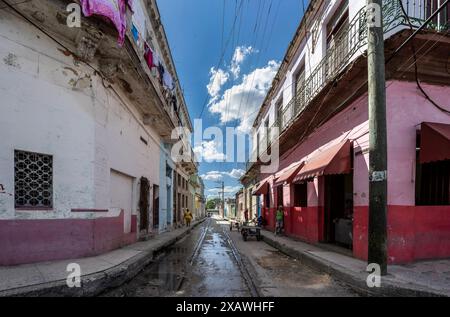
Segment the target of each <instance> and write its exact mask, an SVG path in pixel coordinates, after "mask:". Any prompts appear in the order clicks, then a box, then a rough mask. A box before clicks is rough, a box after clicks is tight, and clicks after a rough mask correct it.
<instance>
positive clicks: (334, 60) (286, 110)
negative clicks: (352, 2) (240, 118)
mask: <svg viewBox="0 0 450 317" xmlns="http://www.w3.org/2000/svg"><path fill="white" fill-rule="evenodd" d="M383 3H384V5H383V26H384V34H385V36H390V35H392V34H394V33H396V32H398V31H400V30H402V29H405V28H409V24H408V20H407V18H406V16H405V15H404V14H403V11H402V8H401V6H400V3H399V2H398V1H390V0H385V1H384V2H383ZM442 3H443V1H442ZM403 6H404V8H405V11H406V14H407V16H408V17H409V19H410V21H411V23H412V25H413V27H415V28H418V27H420V26H421V25H422V24H423V23H424V22H425V20H427V18H428V17H429V16H431V14H432V13H433V12H434V11H435V10H436V9H437V8H438V7H439V6H437V7H436V3H435V2H434V1H427V0H403ZM448 10H449V9H448V8H445V9H444V10H443V11H442V12H441V14H439V15H438V16H437V17H436V18H435V19H433V21H432V22H431V23H430V24H429V25H428V26H427V28H428V29H432V30H434V31H437V32H442V31H446V30H447V29H448V27H449V25H448V19H447V18H446V17H447V16H448V12H447V11H448ZM345 27H346V29H344V30H341V31H340V32H339V35H338V37H337V38H336V39H334V41H333V44H332V46H330V47H329V48H328V49H327V50H326V54H325V56H324V57H323V58H322V60H321V61H320V62H319V63H318V64H317V65H316V66H315V67H314V68H313V70H312V71H311V72H310V73H309V75H307V76H306V78H305V79H304V80H303V81H302V82H301V84H300V87H298V88H297V89H296V93H295V95H294V97H293V98H292V99H291V100H290V101H289V102H288V104H286V105H285V106H284V107H283V109H282V110H281V112H280V115H279V117H278V119H277V120H276V121H275V122H274V123H273V124H272V126H271V127H268V128H267V132H266V133H265V134H264V137H263V138H262V139H261V140H260V142H259V145H258V147H257V149H254V150H253V152H252V153H251V154H250V158H249V160H248V161H247V166H246V168H247V171H248V170H249V169H250V168H251V167H252V166H253V164H254V163H256V162H258V157H259V156H258V153H257V152H258V150H259V152H260V154H263V153H265V152H266V151H268V150H269V149H270V147H271V145H272V143H273V142H274V140H277V139H278V138H279V136H282V135H283V134H284V133H286V131H287V130H289V128H290V127H291V125H292V124H293V123H294V122H295V121H296V120H297V119H298V118H299V117H300V116H301V115H302V113H303V112H304V111H305V109H306V108H307V107H308V105H309V104H310V103H311V102H312V101H313V100H314V98H315V97H316V96H317V95H318V94H319V93H320V92H321V91H322V89H323V88H324V87H325V86H327V85H329V84H330V83H332V82H333V81H334V80H336V78H337V77H338V75H339V74H340V73H341V72H342V70H343V69H344V68H345V67H346V66H347V65H348V64H349V63H350V62H351V61H352V59H353V58H354V57H356V56H357V55H358V52H360V51H361V50H362V49H365V46H366V45H367V21H366V9H365V8H363V9H361V10H360V11H359V12H358V13H357V14H356V16H355V17H354V18H353V20H352V21H350V23H349V24H348V25H347V26H345ZM275 129H277V130H276V132H275V133H274V131H275Z"/></svg>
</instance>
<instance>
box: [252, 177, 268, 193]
mask: <svg viewBox="0 0 450 317" xmlns="http://www.w3.org/2000/svg"><path fill="white" fill-rule="evenodd" d="M272 177H273V176H269V177H267V178H265V179H263V180H262V181H261V182H260V183H259V185H258V186H256V188H255V190H254V191H253V192H252V195H257V196H259V195H266V194H267V193H268V192H269V181H270V179H271V178H272Z"/></svg>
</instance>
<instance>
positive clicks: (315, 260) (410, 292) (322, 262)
mask: <svg viewBox="0 0 450 317" xmlns="http://www.w3.org/2000/svg"><path fill="white" fill-rule="evenodd" d="M262 235H263V237H264V241H265V242H267V243H268V244H269V245H271V246H273V247H275V248H277V249H279V250H280V251H282V252H283V253H285V254H287V255H289V256H291V257H294V258H296V259H298V260H300V261H302V262H303V263H305V264H307V265H309V266H311V267H314V268H316V269H319V270H320V271H323V272H326V273H328V274H330V275H331V276H333V277H335V278H337V279H339V280H341V281H343V282H345V283H346V284H348V285H349V286H351V287H352V288H353V289H354V290H355V291H357V292H359V293H360V294H362V295H371V296H450V259H444V260H434V261H423V262H418V263H413V264H408V265H390V266H389V267H388V275H387V276H385V277H382V279H381V287H380V288H369V287H368V286H367V284H366V279H367V277H368V274H369V273H368V272H366V266H367V263H366V262H364V261H361V260H359V259H355V258H353V257H350V256H346V255H342V254H340V253H336V252H331V251H328V250H324V249H322V248H320V247H318V246H315V245H312V244H307V243H304V242H301V241H297V240H294V239H292V238H288V237H285V236H275V235H274V234H273V233H272V232H270V231H266V230H263V231H262Z"/></svg>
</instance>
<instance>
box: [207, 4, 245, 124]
mask: <svg viewBox="0 0 450 317" xmlns="http://www.w3.org/2000/svg"><path fill="white" fill-rule="evenodd" d="M242 4H243V2H241V4H240V5H239V12H241V10H242ZM237 17H238V16H237V15H235V17H234V21H233V26H232V29H231V32H230V34H229V36H228V38H227V41H226V43H225V47H224V48H223V50H222V52H221V55H220V58H219V62H218V63H217V67H216V68H217V69H219V67H220V65H221V64H222V62H223V58H224V56H225V52H226V49H227V47H228V45H229V44H230V40H231V36H232V35H233V32H234V30H235V28H236V21H237ZM208 98H209V97H208V93H206V96H205V100H204V102H203V106H202V111H201V112H200V116H199V117H200V118H201V117H203V112H204V111H205V108H206V105H207V104H208Z"/></svg>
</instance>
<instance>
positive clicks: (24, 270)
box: [0, 218, 206, 297]
mask: <svg viewBox="0 0 450 317" xmlns="http://www.w3.org/2000/svg"><path fill="white" fill-rule="evenodd" d="M205 219H206V218H205ZM205 219H202V220H199V221H196V222H194V223H193V224H192V227H190V228H181V229H175V230H173V231H169V232H165V233H162V234H160V235H157V236H155V237H154V238H151V239H150V240H148V241H141V242H137V243H134V244H132V245H129V246H126V247H123V248H121V249H117V250H114V251H111V252H107V253H104V254H102V255H98V256H94V257H88V258H81V259H70V260H63V261H55V262H42V263H34V264H24V265H17V266H10V267H4V266H3V267H0V297H1V296H95V295H98V294H100V293H101V292H103V291H104V290H106V289H108V288H111V287H117V286H120V285H121V284H123V283H124V282H126V281H128V280H129V279H131V278H133V277H134V276H136V274H138V273H139V272H140V271H141V270H142V269H143V268H144V267H145V266H147V265H148V264H149V263H151V262H152V261H153V259H154V257H155V256H156V255H157V254H158V253H160V252H162V251H164V249H166V248H167V247H169V246H171V245H173V244H174V243H176V242H177V241H179V240H180V239H181V238H183V237H184V236H186V235H187V234H188V233H190V232H191V230H192V229H193V228H195V227H196V226H197V225H199V224H200V223H202V222H203V221H204V220H205ZM69 263H77V264H79V265H80V267H81V273H82V277H81V285H82V287H80V288H76V287H74V288H69V287H68V286H67V284H66V279H67V277H68V274H69V272H67V271H66V270H67V265H68V264H69Z"/></svg>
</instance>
